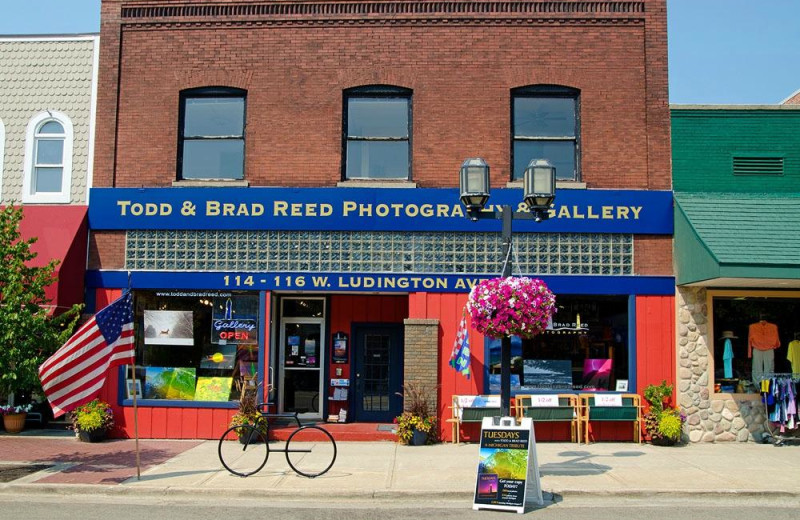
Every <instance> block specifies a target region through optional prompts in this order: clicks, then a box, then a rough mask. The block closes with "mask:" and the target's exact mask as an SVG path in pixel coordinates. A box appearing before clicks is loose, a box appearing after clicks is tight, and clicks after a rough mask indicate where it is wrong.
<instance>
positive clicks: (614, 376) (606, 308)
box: [485, 295, 628, 395]
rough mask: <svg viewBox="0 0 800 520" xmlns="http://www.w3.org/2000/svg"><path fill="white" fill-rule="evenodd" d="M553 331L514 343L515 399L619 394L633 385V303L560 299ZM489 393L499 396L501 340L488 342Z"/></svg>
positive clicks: (622, 298)
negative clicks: (518, 396)
mask: <svg viewBox="0 0 800 520" xmlns="http://www.w3.org/2000/svg"><path fill="white" fill-rule="evenodd" d="M556 307H557V309H558V312H557V313H556V314H555V315H554V316H553V326H552V328H551V329H550V330H547V331H546V332H545V333H543V334H540V335H539V336H536V337H535V338H533V339H520V338H518V337H513V338H512V340H511V393H512V395H514V394H517V393H536V392H554V391H555V392H575V391H587V392H596V391H601V392H602V391H615V390H616V389H617V382H618V381H619V382H623V381H627V380H628V297H627V296H572V295H568V296H558V297H557V298H556ZM485 346H486V359H487V360H489V382H488V386H489V388H488V391H489V393H493V394H497V393H500V340H499V339H498V340H494V339H491V338H486V340H485Z"/></svg>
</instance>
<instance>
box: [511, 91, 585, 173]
mask: <svg viewBox="0 0 800 520" xmlns="http://www.w3.org/2000/svg"><path fill="white" fill-rule="evenodd" d="M579 102H580V98H579V91H578V90H576V89H573V88H569V87H559V86H554V85H537V86H530V87H521V88H516V89H514V90H512V91H511V112H512V116H511V128H512V134H513V144H512V150H511V154H512V160H513V164H514V171H513V179H514V180H519V179H522V176H523V173H524V172H525V167H526V166H528V163H529V162H530V161H531V159H547V160H548V161H550V163H551V164H553V166H555V167H556V178H557V179H558V180H566V181H577V180H580V154H579V150H580V116H579V114H580V104H579Z"/></svg>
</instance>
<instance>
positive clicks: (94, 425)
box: [72, 399, 114, 442]
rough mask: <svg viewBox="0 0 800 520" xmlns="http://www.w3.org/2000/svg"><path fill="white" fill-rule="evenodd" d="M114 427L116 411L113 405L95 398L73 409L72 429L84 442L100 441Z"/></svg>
mask: <svg viewBox="0 0 800 520" xmlns="http://www.w3.org/2000/svg"><path fill="white" fill-rule="evenodd" d="M113 427H114V411H113V410H112V409H111V405H109V404H108V403H106V402H105V401H101V400H100V399H95V400H93V401H90V402H88V403H86V404H84V405H82V406H79V407H77V408H76V409H74V410H73V411H72V429H73V430H74V431H75V436H76V437H78V439H80V440H81V441H83V442H100V441H102V440H104V439H105V438H106V436H107V435H108V431H109V430H110V429H111V428H113Z"/></svg>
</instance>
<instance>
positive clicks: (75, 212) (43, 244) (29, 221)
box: [19, 205, 88, 314]
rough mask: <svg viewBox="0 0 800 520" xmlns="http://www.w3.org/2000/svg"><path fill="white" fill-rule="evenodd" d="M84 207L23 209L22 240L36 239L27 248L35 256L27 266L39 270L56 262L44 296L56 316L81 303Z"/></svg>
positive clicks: (85, 236)
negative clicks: (29, 247)
mask: <svg viewBox="0 0 800 520" xmlns="http://www.w3.org/2000/svg"><path fill="white" fill-rule="evenodd" d="M87 209H88V208H87V207H86V206H49V205H48V206H23V207H22V214H23V217H22V221H21V222H20V226H19V227H20V233H21V234H22V237H23V238H25V239H28V238H31V237H37V238H38V240H37V241H36V243H35V244H33V246H32V247H31V249H32V250H33V251H34V252H35V253H36V254H37V256H36V258H34V259H33V261H32V262H31V264H30V265H32V266H36V267H41V266H44V265H46V264H47V263H48V262H49V261H50V260H52V259H54V258H55V259H58V260H59V264H58V266H57V267H56V276H58V281H57V282H55V283H53V284H52V285H50V286H49V287H48V288H47V290H46V294H47V297H48V298H49V299H50V301H51V304H52V305H53V311H54V312H55V313H56V314H60V313H61V312H63V311H64V310H66V309H68V308H69V307H70V306H72V305H73V304H76V303H82V302H83V280H84V276H85V274H86V248H87V244H88V223H87V219H86V212H87Z"/></svg>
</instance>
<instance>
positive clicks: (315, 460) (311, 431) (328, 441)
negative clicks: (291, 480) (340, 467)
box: [286, 426, 336, 478]
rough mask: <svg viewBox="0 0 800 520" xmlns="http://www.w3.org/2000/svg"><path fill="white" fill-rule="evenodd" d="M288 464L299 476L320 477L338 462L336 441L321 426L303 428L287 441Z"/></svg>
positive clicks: (293, 433) (297, 430)
mask: <svg viewBox="0 0 800 520" xmlns="http://www.w3.org/2000/svg"><path fill="white" fill-rule="evenodd" d="M286 462H288V463H289V466H290V467H291V468H292V469H293V470H294V471H295V473H297V474H298V475H302V476H304V477H308V478H314V477H318V476H320V475H322V474H324V473H325V472H327V471H328V470H329V469H331V466H333V463H334V462H336V441H334V440H333V437H332V436H331V434H330V433H328V431H327V430H324V429H322V428H320V427H319V426H302V427H300V428H298V429H296V430H295V431H294V432H292V434H291V435H290V436H289V439H288V440H287V441H286Z"/></svg>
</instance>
